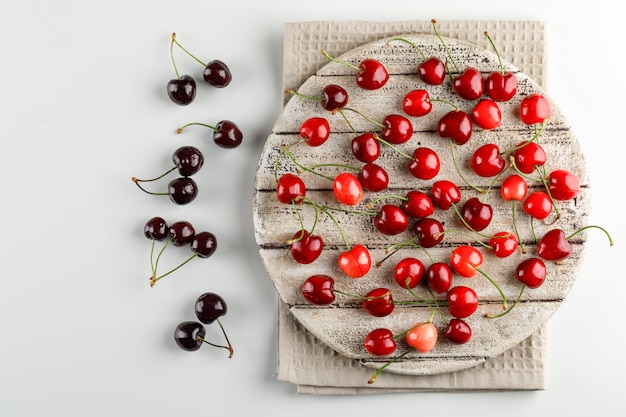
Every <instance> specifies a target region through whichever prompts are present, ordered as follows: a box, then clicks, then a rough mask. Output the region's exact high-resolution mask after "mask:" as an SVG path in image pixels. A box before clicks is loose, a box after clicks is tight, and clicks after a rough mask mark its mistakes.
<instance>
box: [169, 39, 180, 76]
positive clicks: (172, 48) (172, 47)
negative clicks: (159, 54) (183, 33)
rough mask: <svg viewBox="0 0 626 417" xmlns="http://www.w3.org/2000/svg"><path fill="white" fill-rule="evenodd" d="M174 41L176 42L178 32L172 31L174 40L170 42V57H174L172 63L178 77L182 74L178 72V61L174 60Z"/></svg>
mask: <svg viewBox="0 0 626 417" xmlns="http://www.w3.org/2000/svg"><path fill="white" fill-rule="evenodd" d="M174 43H176V33H172V42H171V43H170V57H171V58H172V65H173V66H174V72H175V73H176V78H180V74H179V73H178V67H176V61H175V60H174Z"/></svg>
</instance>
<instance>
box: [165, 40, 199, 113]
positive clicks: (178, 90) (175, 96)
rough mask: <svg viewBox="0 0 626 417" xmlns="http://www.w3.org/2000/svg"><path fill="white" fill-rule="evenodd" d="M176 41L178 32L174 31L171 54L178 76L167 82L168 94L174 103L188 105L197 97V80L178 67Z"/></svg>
mask: <svg viewBox="0 0 626 417" xmlns="http://www.w3.org/2000/svg"><path fill="white" fill-rule="evenodd" d="M175 42H176V34H175V33H172V42H171V43H170V56H171V58H172V64H173V66H174V72H175V73H176V78H173V79H171V80H169V81H168V83H167V95H168V97H169V98H170V100H172V101H173V102H174V103H176V104H178V105H181V106H186V105H188V104H190V103H191V102H193V101H194V99H195V98H196V80H194V78H193V77H192V76H191V75H183V76H181V75H180V74H179V73H178V68H176V62H175V61H174V52H173V49H174V43H175Z"/></svg>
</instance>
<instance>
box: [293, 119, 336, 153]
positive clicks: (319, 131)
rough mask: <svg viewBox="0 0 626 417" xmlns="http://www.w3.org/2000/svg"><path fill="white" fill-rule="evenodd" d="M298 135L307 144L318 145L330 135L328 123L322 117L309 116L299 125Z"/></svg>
mask: <svg viewBox="0 0 626 417" xmlns="http://www.w3.org/2000/svg"><path fill="white" fill-rule="evenodd" d="M300 136H302V138H304V141H305V142H306V143H307V144H308V145H309V146H320V145H322V144H323V143H324V142H326V140H327V139H328V137H329V136H330V124H329V123H328V120H326V119H325V118H323V117H311V118H309V119H307V120H305V121H304V123H302V126H300Z"/></svg>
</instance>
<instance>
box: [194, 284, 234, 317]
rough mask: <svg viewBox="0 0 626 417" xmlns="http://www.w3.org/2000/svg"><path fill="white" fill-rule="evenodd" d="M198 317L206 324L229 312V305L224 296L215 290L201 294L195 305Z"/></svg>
mask: <svg viewBox="0 0 626 417" xmlns="http://www.w3.org/2000/svg"><path fill="white" fill-rule="evenodd" d="M194 308H195V311H196V317H197V318H198V320H200V321H201V322H202V323H204V324H211V323H213V322H214V321H215V320H217V319H219V318H220V317H222V316H225V315H226V313H227V312H228V306H227V305H226V301H225V300H224V298H222V296H220V295H219V294H216V293H214V292H205V293H203V294H201V295H200V296H199V297H198V298H197V299H196V303H195V305H194Z"/></svg>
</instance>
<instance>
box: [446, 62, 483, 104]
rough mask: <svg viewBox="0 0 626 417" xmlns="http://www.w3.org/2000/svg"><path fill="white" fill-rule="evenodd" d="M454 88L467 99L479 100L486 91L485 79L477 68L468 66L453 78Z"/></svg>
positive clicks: (460, 95)
mask: <svg viewBox="0 0 626 417" xmlns="http://www.w3.org/2000/svg"><path fill="white" fill-rule="evenodd" d="M452 89H453V90H454V92H455V93H456V94H457V95H458V96H459V97H461V98H463V99H465V100H477V99H479V98H480V97H481V96H482V95H483V93H484V92H485V79H484V78H483V75H482V74H481V73H480V71H478V70H477V69H476V68H473V67H468V68H465V69H464V70H463V72H462V73H461V74H460V75H457V76H456V77H454V78H453V79H452Z"/></svg>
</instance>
